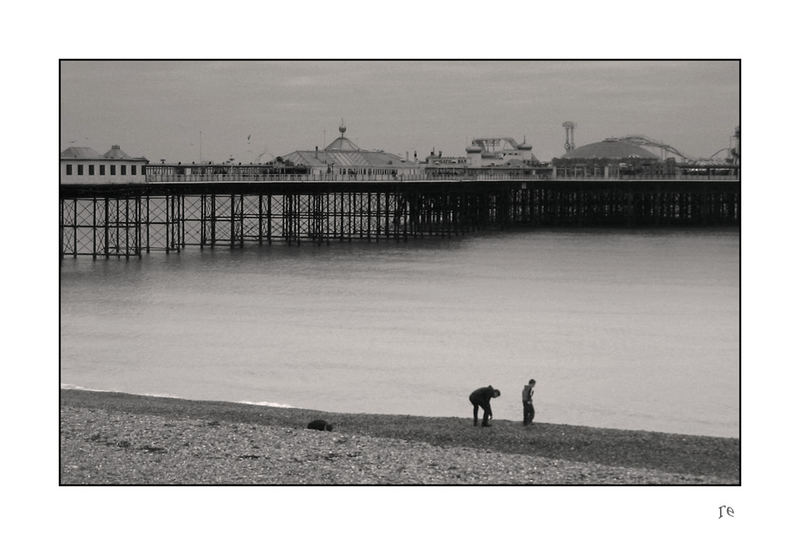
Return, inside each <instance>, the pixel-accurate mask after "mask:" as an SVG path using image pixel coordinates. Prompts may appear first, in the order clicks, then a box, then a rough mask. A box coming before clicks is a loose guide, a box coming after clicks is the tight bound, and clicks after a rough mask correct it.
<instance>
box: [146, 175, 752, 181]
mask: <svg viewBox="0 0 800 545" xmlns="http://www.w3.org/2000/svg"><path fill="white" fill-rule="evenodd" d="M738 179H739V177H738V176H737V175H706V174H675V175H620V176H615V177H613V178H603V177H591V176H561V177H552V176H549V175H543V174H508V173H496V174H492V173H487V174H480V175H472V176H471V175H444V174H442V175H439V174H424V175H415V176H407V175H397V176H391V175H361V174H358V175H342V174H280V175H278V174H275V175H241V174H239V175H229V174H186V175H184V174H180V175H178V174H148V175H147V176H146V181H147V183H224V182H424V181H436V182H445V181H451V182H460V181H465V182H469V181H482V182H483V181H486V182H490V181H526V180H532V181H536V180H540V181H546V180H552V181H564V180H581V181H597V182H608V181H647V180H653V181H663V180H674V181H737V180H738Z"/></svg>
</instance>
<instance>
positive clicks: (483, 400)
mask: <svg viewBox="0 0 800 545" xmlns="http://www.w3.org/2000/svg"><path fill="white" fill-rule="evenodd" d="M494 397H500V390H495V389H494V388H492V386H491V385H489V386H484V387H483V388H478V389H477V390H475V391H474V392H472V393H471V394H469V402H470V403H472V419H473V425H474V426H477V425H478V407H480V408H481V409H483V425H484V426H490V425H491V424H489V419H490V418H492V405H491V403H490V402H491V400H492V398H494Z"/></svg>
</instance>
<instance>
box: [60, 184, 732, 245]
mask: <svg viewBox="0 0 800 545" xmlns="http://www.w3.org/2000/svg"><path fill="white" fill-rule="evenodd" d="M59 212H60V221H59V227H60V255H61V257H65V256H72V257H77V256H79V255H86V256H92V257H94V258H97V257H112V256H120V257H133V256H141V255H142V253H146V252H151V251H166V252H171V251H175V252H179V251H181V250H183V249H184V248H186V247H189V246H198V247H200V248H203V247H219V246H227V247H241V246H244V245H245V244H273V243H279V242H280V243H286V244H300V243H301V242H311V243H315V244H327V243H330V242H332V241H351V240H356V239H364V240H397V241H401V240H408V239H409V238H416V237H423V236H444V237H449V236H458V235H463V234H465V233H468V232H472V231H478V230H483V229H505V228H512V227H520V228H523V227H537V226H584V227H591V226H628V227H635V226H655V225H666V226H669V225H677V226H690V225H698V226H712V225H714V226H720V225H725V226H738V225H739V222H740V182H739V181H738V180H730V179H721V180H711V179H702V178H701V179H692V180H684V179H678V180H676V179H661V180H608V179H555V180H543V179H535V178H532V179H507V180H502V179H501V180H498V179H492V180H469V179H444V180H415V181H394V180H391V181H386V180H346V181H342V180H338V181H337V180H319V181H307V180H304V181H294V180H269V181H266V180H255V181H247V180H240V181H225V182H216V181H182V182H150V183H143V184H118V185H116V184H115V185H107V184H106V185H99V184H98V185H81V184H72V185H61V186H60V211H59Z"/></svg>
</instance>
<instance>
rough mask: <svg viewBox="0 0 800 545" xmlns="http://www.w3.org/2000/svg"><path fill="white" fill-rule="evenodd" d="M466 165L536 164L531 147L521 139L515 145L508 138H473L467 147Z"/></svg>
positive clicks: (536, 160)
mask: <svg viewBox="0 0 800 545" xmlns="http://www.w3.org/2000/svg"><path fill="white" fill-rule="evenodd" d="M466 151H467V164H468V165H469V166H470V167H472V168H479V167H496V166H522V165H526V164H527V165H530V164H533V163H538V162H539V161H538V159H536V156H535V155H534V154H533V146H531V145H530V144H528V143H527V142H526V141H525V139H524V138H523V140H522V143H521V144H520V143H517V141H516V140H515V139H514V138H511V137H510V136H493V137H485V138H475V139H473V140H472V144H471V145H469V146H467V149H466Z"/></svg>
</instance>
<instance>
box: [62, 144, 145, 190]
mask: <svg viewBox="0 0 800 545" xmlns="http://www.w3.org/2000/svg"><path fill="white" fill-rule="evenodd" d="M60 163H61V170H60V176H59V183H61V184H133V183H144V181H145V172H144V167H145V165H147V164H148V163H149V161H148V160H147V159H145V158H144V157H131V156H130V155H128V154H127V153H125V152H124V151H122V150H121V149H120V147H119V146H117V145H113V146H111V149H110V150H108V151H107V152H105V153H104V154H102V155H101V154H99V153H97V152H96V151H95V150H93V149H92V148H89V147H69V148H67V149H65V150H64V151H62V152H61V156H60Z"/></svg>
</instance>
